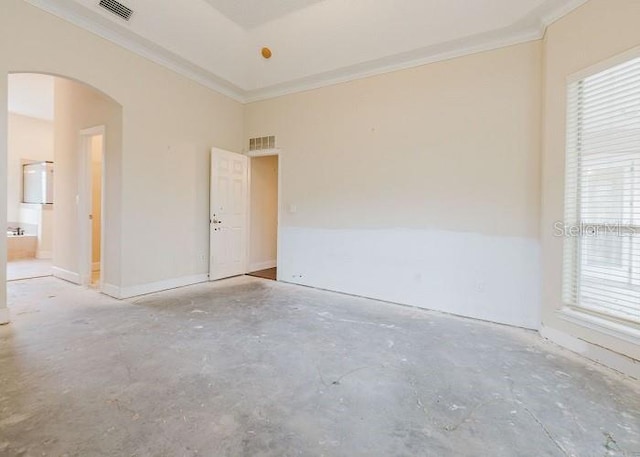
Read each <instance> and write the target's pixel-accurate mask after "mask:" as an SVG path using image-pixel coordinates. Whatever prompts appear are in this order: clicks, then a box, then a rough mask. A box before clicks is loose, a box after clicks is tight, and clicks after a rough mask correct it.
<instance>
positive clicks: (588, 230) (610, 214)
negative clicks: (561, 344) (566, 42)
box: [564, 58, 640, 323]
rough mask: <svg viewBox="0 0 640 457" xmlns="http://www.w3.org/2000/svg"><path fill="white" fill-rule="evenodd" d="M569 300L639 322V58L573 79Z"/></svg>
mask: <svg viewBox="0 0 640 457" xmlns="http://www.w3.org/2000/svg"><path fill="white" fill-rule="evenodd" d="M567 102H568V105H567V106H568V112H567V158H566V177H565V179H566V181H565V186H566V187H565V227H564V228H565V234H566V235H568V236H566V238H565V259H564V261H565V263H564V265H565V267H564V302H565V304H566V305H568V306H570V307H572V308H579V309H581V310H585V311H589V312H592V313H596V314H598V315H605V316H607V317H613V318H617V319H619V320H623V321H631V322H634V323H640V58H634V59H631V60H627V61H625V62H624V63H619V64H617V65H615V66H612V67H610V68H608V69H606V70H604V71H600V72H598V73H592V74H590V75H588V76H582V77H580V78H579V79H575V80H573V81H572V82H570V83H569V87H568V99H567Z"/></svg>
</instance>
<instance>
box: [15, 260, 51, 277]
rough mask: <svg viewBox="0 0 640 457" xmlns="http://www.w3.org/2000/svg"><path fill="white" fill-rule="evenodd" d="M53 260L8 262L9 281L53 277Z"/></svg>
mask: <svg viewBox="0 0 640 457" xmlns="http://www.w3.org/2000/svg"><path fill="white" fill-rule="evenodd" d="M51 267H52V262H51V259H20V260H11V261H9V262H7V281H16V280H19V279H28V278H39V277H42V276H51V274H52V272H51Z"/></svg>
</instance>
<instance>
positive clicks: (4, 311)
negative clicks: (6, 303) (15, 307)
mask: <svg viewBox="0 0 640 457" xmlns="http://www.w3.org/2000/svg"><path fill="white" fill-rule="evenodd" d="M8 323H9V308H0V325H3V324H8Z"/></svg>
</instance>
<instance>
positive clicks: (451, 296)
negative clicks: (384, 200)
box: [278, 227, 540, 329]
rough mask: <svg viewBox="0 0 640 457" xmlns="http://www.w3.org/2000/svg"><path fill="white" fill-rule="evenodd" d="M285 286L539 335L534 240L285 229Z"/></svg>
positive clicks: (416, 232) (536, 243)
mask: <svg viewBox="0 0 640 457" xmlns="http://www.w3.org/2000/svg"><path fill="white" fill-rule="evenodd" d="M280 235H281V251H280V252H279V255H278V257H279V259H278V269H279V271H278V278H279V279H280V280H282V281H287V282H292V283H296V284H302V285H308V286H312V287H319V288H322V289H328V290H333V291H337V292H345V293H350V294H355V295H361V296H364V297H370V298H376V299H380V300H387V301H391V302H396V303H401V304H407V305H412V306H418V307H421V308H428V309H433V310H437V311H444V312H448V313H452V314H458V315H461V316H467V317H472V318H477V319H484V320H488V321H492V322H498V323H503V324H510V325H516V326H519V327H525V328H531V329H538V328H539V325H540V244H539V241H538V240H537V239H535V238H520V237H506V236H489V235H483V234H478V233H465V232H448V231H437V230H409V229H381V230H355V229H348V230H347V229H335V230H331V229H313V228H303V227H282V228H281V233H280Z"/></svg>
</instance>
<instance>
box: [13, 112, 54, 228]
mask: <svg viewBox="0 0 640 457" xmlns="http://www.w3.org/2000/svg"><path fill="white" fill-rule="evenodd" d="M43 160H48V161H52V160H53V122H51V121H47V120H43V119H36V118H34V117H28V116H22V115H20V114H14V113H9V124H8V130H7V166H8V169H7V170H8V175H7V205H8V207H7V219H8V221H9V222H21V221H20V202H21V201H22V164H23V163H24V162H23V161H43Z"/></svg>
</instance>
